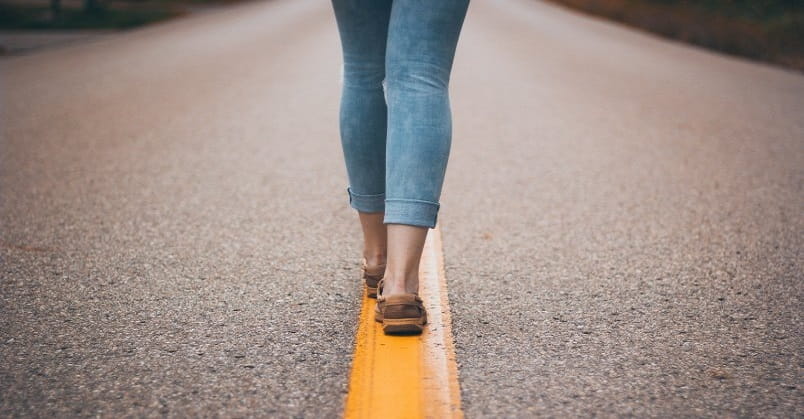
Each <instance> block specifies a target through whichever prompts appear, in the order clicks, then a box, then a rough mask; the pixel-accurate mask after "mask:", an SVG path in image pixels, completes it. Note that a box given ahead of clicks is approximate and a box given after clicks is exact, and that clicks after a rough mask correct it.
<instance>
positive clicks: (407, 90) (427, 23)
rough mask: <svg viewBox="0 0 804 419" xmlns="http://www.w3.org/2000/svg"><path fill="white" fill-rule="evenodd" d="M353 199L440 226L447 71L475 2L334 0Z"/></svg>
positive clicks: (447, 137)
mask: <svg viewBox="0 0 804 419" xmlns="http://www.w3.org/2000/svg"><path fill="white" fill-rule="evenodd" d="M332 5H333V9H334V12H335V19H336V21H337V25H338V32H339V34H340V39H341V47H342V50H343V90H342V93H341V103H340V115H339V116H340V136H341V145H342V147H343V155H344V159H345V162H346V170H347V174H348V178H349V186H348V187H347V188H346V191H347V194H348V197H349V203H350V206H351V207H352V208H354V209H356V210H358V211H361V212H384V213H385V215H384V218H383V220H384V223H386V224H389V223H396V224H408V225H416V226H423V227H429V228H434V227H435V225H436V221H437V217H438V211H439V209H440V204H439V199H440V197H441V188H442V185H443V183H444V176H445V174H446V169H447V160H448V158H449V151H450V145H451V142H452V116H451V111H450V103H449V91H448V87H449V79H450V73H451V70H452V63H453V59H454V57H455V49H456V46H457V43H458V38H459V36H460V32H461V27H462V26H463V21H464V17H465V16H466V11H467V8H468V6H469V0H332Z"/></svg>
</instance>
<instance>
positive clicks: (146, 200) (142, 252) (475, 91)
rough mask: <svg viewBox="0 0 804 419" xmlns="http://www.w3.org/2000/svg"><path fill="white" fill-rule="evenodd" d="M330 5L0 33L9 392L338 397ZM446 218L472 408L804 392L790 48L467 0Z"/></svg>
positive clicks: (1, 354)
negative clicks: (57, 33)
mask: <svg viewBox="0 0 804 419" xmlns="http://www.w3.org/2000/svg"><path fill="white" fill-rule="evenodd" d="M340 60H341V56H340V44H339V41H338V39H337V31H336V27H335V21H334V17H333V16H332V13H331V6H330V5H329V4H328V2H321V1H316V0H294V1H289V0H282V1H280V0H275V1H257V2H250V3H244V4H240V5H236V6H233V7H231V8H228V9H225V10H221V11H216V12H210V13H205V14H200V15H194V16H190V17H188V18H184V19H179V20H175V21H171V22H167V23H161V24H156V25H153V26H150V27H146V28H143V29H138V30H132V31H127V32H124V33H122V34H120V35H118V36H113V37H108V38H104V39H101V40H98V41H94V42H88V43H84V44H80V45H79V44H74V45H70V46H66V47H64V48H60V49H53V50H47V51H43V52H41V53H37V54H32V55H30V56H23V57H13V58H5V59H2V60H0V83H2V85H1V86H0V89H2V102H1V106H2V108H1V109H0V130H2V131H1V132H0V134H2V138H1V140H2V142H0V146H1V147H2V148H1V149H0V156H1V158H2V160H0V187H1V188H2V189H1V190H0V191H2V195H1V196H2V206H1V207H0V222H2V230H1V231H0V257H2V266H1V267H0V275H2V280H1V281H0V314H2V315H0V360H2V362H0V389H1V390H2V394H3V396H2V397H1V398H0V416H56V417H63V416H96V415H98V416H104V417H111V416H120V415H130V416H141V415H147V416H160V415H164V416H188V415H193V416H195V415H213V414H220V415H224V416H230V417H234V416H246V415H255V414H256V415H270V416H277V417H336V416H339V415H340V414H341V412H342V409H343V403H344V397H345V394H346V391H347V379H348V372H349V366H350V362H351V357H352V350H353V344H354V333H355V328H356V320H357V316H358V311H359V309H360V298H361V292H362V289H361V285H360V283H359V281H358V275H359V271H358V266H359V265H358V264H359V254H360V250H361V247H360V246H361V241H360V231H359V227H358V224H357V223H356V218H355V215H354V213H353V212H352V210H351V209H350V208H349V207H348V198H347V194H346V173H345V167H344V165H343V161H342V156H341V150H340V143H339V139H338V128H337V109H338V98H339V94H340V91H339V88H340V86H339V78H340V63H341V61H340ZM451 92H452V93H451V94H452V107H453V116H454V137H453V148H452V154H451V156H450V163H449V169H448V173H447V179H446V183H445V186H444V195H443V196H442V209H441V212H440V215H439V222H440V226H441V228H442V234H443V240H444V255H445V263H446V275H447V282H448V286H449V298H450V306H451V307H452V318H453V332H454V334H455V344H456V351H457V360H458V366H459V374H460V384H461V392H462V398H463V407H464V411H465V413H466V415H467V417H531V416H534V415H546V416H547V415H549V416H566V415H574V416H576V415H577V416H590V415H592V414H594V413H597V414H600V415H602V416H627V415H634V416H677V415H683V416H787V417H792V416H801V415H802V414H804V392H803V390H802V381H801V377H802V365H804V358H802V353H801V349H802V348H803V347H804V339H803V338H802V335H803V334H802V330H801V329H802V327H801V324H802V297H804V281H802V271H804V263H802V262H803V261H802V249H803V248H804V246H803V243H802V239H803V237H804V217H802V208H804V190H802V188H803V186H804V76H802V75H801V74H799V73H795V72H791V71H787V70H783V69H779V68H774V67H770V66H768V65H765V64H758V63H753V62H749V61H746V60H743V59H738V58H733V57H727V56H724V55H721V54H717V53H713V52H709V51H704V50H701V49H698V48H695V47H690V46H687V45H682V44H679V43H676V42H672V41H667V40H664V39H660V38H657V37H654V36H652V35H648V34H645V33H643V32H639V31H635V30H632V29H627V28H624V27H622V26H619V25H617V24H613V23H609V22H606V21H602V20H598V19H595V18H590V17H586V16H583V15H580V14H577V13H574V12H571V11H568V10H566V9H563V8H559V7H556V6H553V5H549V4H545V3H542V2H540V1H536V0H483V1H474V2H473V4H472V5H471V6H470V10H469V14H468V16H467V18H466V22H465V25H464V31H463V34H462V37H461V40H460V43H459V47H458V52H457V56H456V61H455V68H454V71H453V76H452V82H451Z"/></svg>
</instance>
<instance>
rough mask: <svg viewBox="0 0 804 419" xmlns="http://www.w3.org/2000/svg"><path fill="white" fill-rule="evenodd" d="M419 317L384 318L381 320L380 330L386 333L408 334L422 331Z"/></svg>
mask: <svg viewBox="0 0 804 419" xmlns="http://www.w3.org/2000/svg"><path fill="white" fill-rule="evenodd" d="M424 324H425V323H423V322H422V320H421V319H386V320H383V322H382V331H383V332H385V334H387V335H410V334H419V333H422V331H424Z"/></svg>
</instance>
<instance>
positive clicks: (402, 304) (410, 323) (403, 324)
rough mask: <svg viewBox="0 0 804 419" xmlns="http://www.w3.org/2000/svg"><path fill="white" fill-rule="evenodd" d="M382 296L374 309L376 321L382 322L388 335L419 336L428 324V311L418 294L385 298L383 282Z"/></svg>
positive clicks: (379, 286) (380, 287)
mask: <svg viewBox="0 0 804 419" xmlns="http://www.w3.org/2000/svg"><path fill="white" fill-rule="evenodd" d="M378 288H379V292H380V294H379V295H378V296H377V306H376V307H375V309H374V320H376V321H378V322H382V330H383V332H385V334H387V335H395V334H419V333H421V332H422V331H423V330H424V325H425V324H427V310H426V309H425V308H424V301H422V299H421V297H419V295H418V294H413V293H405V294H394V295H388V296H383V295H382V281H380V282H379V283H378Z"/></svg>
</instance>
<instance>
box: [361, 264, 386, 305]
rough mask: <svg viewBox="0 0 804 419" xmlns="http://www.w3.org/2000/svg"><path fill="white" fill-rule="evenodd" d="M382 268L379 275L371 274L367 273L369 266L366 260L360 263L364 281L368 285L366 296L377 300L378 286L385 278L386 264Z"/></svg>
mask: <svg viewBox="0 0 804 419" xmlns="http://www.w3.org/2000/svg"><path fill="white" fill-rule="evenodd" d="M380 267H382V271H381V272H380V273H378V274H369V273H368V272H367V269H368V264H367V262H366V258H363V260H362V261H361V263H360V271H361V273H362V276H363V281H364V282H365V283H366V296H368V297H369V298H377V284H378V283H379V282H380V280H381V279H382V277H383V276H385V264H384V263H383V264H382V265H380Z"/></svg>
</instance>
